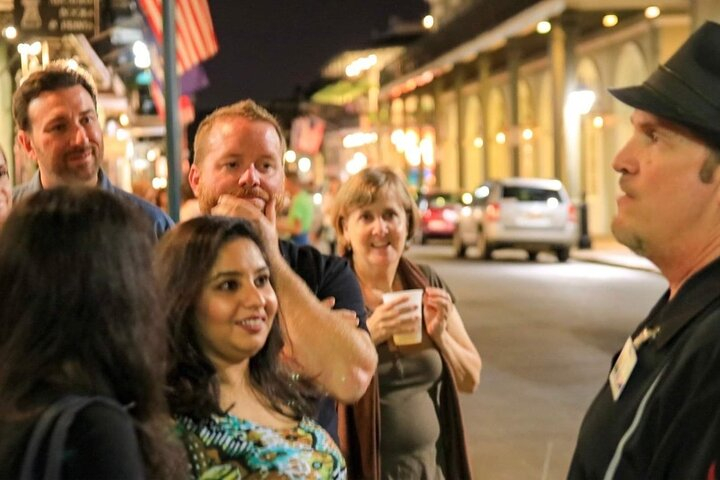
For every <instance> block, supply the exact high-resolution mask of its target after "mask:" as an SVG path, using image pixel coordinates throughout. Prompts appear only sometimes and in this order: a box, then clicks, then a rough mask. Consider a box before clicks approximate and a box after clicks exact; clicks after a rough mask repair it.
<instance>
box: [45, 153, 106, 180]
mask: <svg viewBox="0 0 720 480" xmlns="http://www.w3.org/2000/svg"><path fill="white" fill-rule="evenodd" d="M88 152H89V153H90V154H91V155H92V162H91V163H90V164H83V165H75V166H71V165H70V164H69V162H68V161H66V158H63V161H62V162H60V163H59V164H56V168H54V169H53V174H54V175H55V176H56V177H58V178H61V179H62V181H63V182H65V183H66V184H68V185H72V184H76V183H81V184H83V183H86V182H90V181H96V180H97V175H98V170H99V169H100V150H99V149H97V148H94V147H92V146H89V147H85V148H77V149H73V150H71V151H69V152H65V154H64V155H63V157H70V156H72V155H77V154H87V153H88Z"/></svg>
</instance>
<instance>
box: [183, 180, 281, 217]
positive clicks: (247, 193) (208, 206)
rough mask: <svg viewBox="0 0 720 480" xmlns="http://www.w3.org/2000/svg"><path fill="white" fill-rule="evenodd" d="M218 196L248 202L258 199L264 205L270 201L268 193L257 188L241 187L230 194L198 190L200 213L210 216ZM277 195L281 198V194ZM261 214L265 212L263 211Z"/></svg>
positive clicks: (203, 189) (207, 189)
mask: <svg viewBox="0 0 720 480" xmlns="http://www.w3.org/2000/svg"><path fill="white" fill-rule="evenodd" d="M220 195H232V196H233V197H237V198H245V199H248V200H252V199H253V198H259V199H261V200H263V202H264V203H265V205H267V203H268V202H269V201H270V194H268V192H266V191H265V190H263V189H262V188H259V187H247V188H245V187H242V188H238V189H237V190H235V191H232V192H214V191H212V190H210V189H209V188H200V192H199V195H198V197H197V198H198V205H199V207H200V211H201V212H202V213H204V214H205V215H208V214H210V212H211V211H212V209H213V207H215V206H216V205H217V203H218V200H219V199H220ZM279 195H280V196H281V195H282V194H279ZM278 197H279V196H278V195H275V198H278ZM263 213H265V212H264V211H263Z"/></svg>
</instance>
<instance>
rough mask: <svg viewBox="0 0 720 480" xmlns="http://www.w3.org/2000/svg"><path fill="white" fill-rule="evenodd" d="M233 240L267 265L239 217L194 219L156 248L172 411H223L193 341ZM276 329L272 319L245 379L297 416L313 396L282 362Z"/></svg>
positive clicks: (212, 372)
mask: <svg viewBox="0 0 720 480" xmlns="http://www.w3.org/2000/svg"><path fill="white" fill-rule="evenodd" d="M238 238H247V239H250V240H252V241H253V242H254V243H255V244H256V245H257V246H258V248H259V249H260V251H261V252H262V253H263V257H264V258H265V262H266V263H267V257H265V252H264V250H263V248H262V246H261V245H262V244H261V242H260V239H259V237H258V236H257V234H256V233H255V232H254V230H253V229H252V227H251V226H250V224H249V223H247V222H246V221H244V220H238V219H231V218H225V217H212V216H203V217H197V218H194V219H192V220H189V221H187V222H184V223H181V224H180V225H178V226H177V227H175V228H174V229H173V230H171V231H170V232H168V233H167V234H165V236H164V237H163V238H162V240H161V241H160V243H159V244H158V246H157V250H156V257H155V271H156V276H157V278H158V280H159V282H160V285H161V288H162V291H163V292H164V293H165V302H166V304H167V308H168V314H167V318H168V322H169V330H170V348H169V350H170V355H169V357H170V358H169V362H168V370H167V385H168V391H167V400H168V403H169V405H170V411H171V412H172V414H173V415H185V416H188V417H191V418H193V419H195V420H199V421H202V420H203V419H206V418H207V417H209V416H210V415H212V414H217V415H222V414H224V413H225V412H224V411H223V409H222V408H221V407H220V404H219V398H220V395H219V383H218V378H217V371H216V369H215V367H214V365H213V364H212V363H211V362H210V360H209V359H208V357H207V355H205V353H204V352H203V350H202V348H201V347H200V343H199V341H198V326H197V321H198V320H197V315H196V310H197V305H198V302H199V299H200V296H201V294H202V291H203V288H204V286H205V284H206V282H207V278H208V276H209V275H210V272H211V270H212V267H213V265H214V264H215V261H216V259H217V257H218V255H219V253H220V251H221V249H222V248H223V247H224V246H225V245H227V244H228V243H229V242H231V241H233V240H235V239H238ZM280 328H281V327H280V325H279V321H278V318H275V319H274V321H273V326H272V328H271V329H270V333H269V335H268V338H267V341H266V342H265V345H264V346H263V348H262V349H261V350H260V351H259V352H258V353H257V354H255V355H254V356H253V357H252V358H250V366H249V367H250V368H249V370H250V382H251V385H252V387H253V389H254V390H255V391H256V392H258V395H259V398H261V399H262V400H263V401H264V402H266V404H267V405H268V407H270V408H272V409H274V410H275V411H277V412H279V413H282V414H284V415H288V416H290V417H293V418H296V419H299V418H300V417H302V416H303V415H311V414H312V413H313V411H312V408H313V407H312V405H313V400H314V399H315V396H316V395H315V393H314V391H313V389H312V388H311V387H310V385H309V384H308V383H306V382H305V381H303V380H298V379H295V378H294V377H293V375H292V373H291V372H290V371H289V370H287V369H286V368H285V367H284V365H283V363H282V362H281V359H280V357H279V354H280V351H281V350H282V347H283V340H282V334H281V331H280Z"/></svg>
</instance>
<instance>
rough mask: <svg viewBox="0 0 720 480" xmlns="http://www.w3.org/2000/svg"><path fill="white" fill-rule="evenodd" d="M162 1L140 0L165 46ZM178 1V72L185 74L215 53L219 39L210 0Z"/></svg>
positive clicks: (176, 34)
mask: <svg viewBox="0 0 720 480" xmlns="http://www.w3.org/2000/svg"><path fill="white" fill-rule="evenodd" d="M165 1H167V0H165ZM162 2H163V0H138V5H139V6H140V10H141V11H142V12H143V14H144V15H145V18H146V19H147V22H148V25H149V26H150V30H152V33H153V36H154V37H155V40H156V41H157V42H158V44H159V45H162V36H163V29H162V27H163V21H162ZM175 2H176V8H175V22H176V29H175V38H176V41H177V48H176V50H177V67H178V68H177V71H178V74H183V73H185V72H186V71H187V70H189V69H191V68H192V67H194V66H195V65H197V64H198V63H200V62H202V61H205V60H207V59H208V58H210V57H212V56H213V55H215V54H216V53H217V51H218V42H217V37H215V30H214V29H213V23H212V17H211V16H210V7H209V6H208V3H207V0H175Z"/></svg>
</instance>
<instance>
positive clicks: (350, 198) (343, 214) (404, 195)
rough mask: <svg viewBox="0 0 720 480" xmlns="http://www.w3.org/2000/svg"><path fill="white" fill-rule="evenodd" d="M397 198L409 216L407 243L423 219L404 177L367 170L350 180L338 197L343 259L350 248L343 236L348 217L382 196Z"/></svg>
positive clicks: (336, 211) (335, 221) (384, 169)
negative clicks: (394, 196)
mask: <svg viewBox="0 0 720 480" xmlns="http://www.w3.org/2000/svg"><path fill="white" fill-rule="evenodd" d="M388 194H394V195H396V198H397V199H398V200H399V201H400V205H401V206H402V208H403V210H405V215H406V216H407V239H406V241H407V242H410V240H411V239H412V238H413V235H414V234H415V228H416V227H417V225H418V222H419V219H420V213H419V212H418V208H417V205H415V202H414V201H413V198H412V195H410V191H409V190H408V188H407V185H406V184H405V181H404V180H403V177H402V175H401V174H399V173H398V172H396V171H395V170H394V169H392V168H390V167H368V168H365V169H363V170H361V171H360V172H358V173H356V174H355V175H353V176H352V177H350V178H349V179H348V181H347V182H345V184H343V185H342V186H341V187H340V190H338V193H337V196H336V197H335V205H334V213H333V226H334V227H335V231H336V233H337V238H338V251H339V253H340V254H341V255H343V254H345V253H346V252H348V251H349V248H350V245H348V244H347V241H346V240H345V238H344V235H343V228H344V225H345V222H346V221H347V218H348V215H349V214H350V213H351V212H352V211H353V210H356V209H358V208H363V207H366V206H368V205H370V204H372V203H375V201H377V200H378V199H379V198H380V196H381V195H388Z"/></svg>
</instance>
